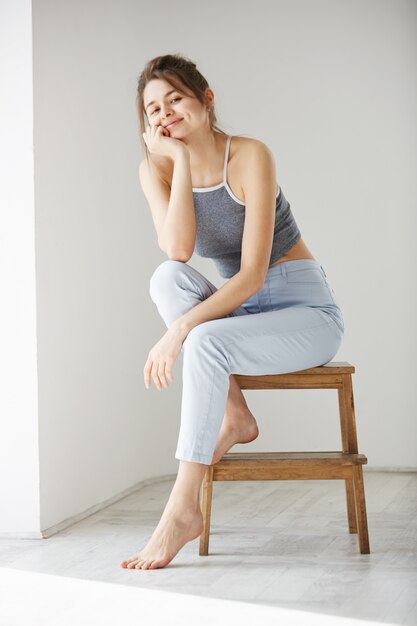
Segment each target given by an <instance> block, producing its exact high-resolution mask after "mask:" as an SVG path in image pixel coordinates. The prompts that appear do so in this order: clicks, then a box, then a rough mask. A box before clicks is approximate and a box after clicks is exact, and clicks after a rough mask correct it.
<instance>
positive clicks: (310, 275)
mask: <svg viewBox="0 0 417 626" xmlns="http://www.w3.org/2000/svg"><path fill="white" fill-rule="evenodd" d="M286 274H287V283H304V284H307V285H308V284H311V283H322V282H323V281H324V276H323V273H322V270H321V269H320V268H318V267H300V268H296V269H291V270H288V269H287V272H286Z"/></svg>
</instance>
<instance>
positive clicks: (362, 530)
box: [353, 465, 370, 554]
mask: <svg viewBox="0 0 417 626" xmlns="http://www.w3.org/2000/svg"><path fill="white" fill-rule="evenodd" d="M353 472H354V477H355V478H354V485H355V502H356V516H357V520H358V539H359V550H360V552H361V554H369V552H370V549H369V537H368V522H367V516H366V504H365V489H364V485H363V472H362V465H355V466H354V468H353Z"/></svg>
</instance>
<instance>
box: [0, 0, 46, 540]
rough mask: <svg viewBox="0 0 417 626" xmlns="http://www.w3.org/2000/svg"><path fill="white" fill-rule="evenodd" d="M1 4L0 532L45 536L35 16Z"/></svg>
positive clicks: (24, 6)
mask: <svg viewBox="0 0 417 626" xmlns="http://www.w3.org/2000/svg"><path fill="white" fill-rule="evenodd" d="M31 13H32V11H31V3H30V1H29V0H21V1H20V2H12V1H11V0H10V1H6V0H1V2H0V76H1V81H0V285H1V292H0V293H1V296H0V297H1V300H0V533H2V534H3V533H4V534H5V535H7V534H9V533H12V534H17V535H19V534H21V533H25V534H26V535H27V536H31V537H36V536H38V534H39V533H38V531H39V505H40V503H39V445H38V437H39V433H38V379H37V363H36V356H37V353H36V349H37V346H36V344H37V340H36V293H35V213H34V196H33V89H32V15H31Z"/></svg>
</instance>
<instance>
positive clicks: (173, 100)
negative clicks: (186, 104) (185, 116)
mask: <svg viewBox="0 0 417 626" xmlns="http://www.w3.org/2000/svg"><path fill="white" fill-rule="evenodd" d="M175 100H181V98H172V100H171V102H175ZM157 110H158V109H154V110H153V111H152V113H150V115H153V114H154V113H156V112H157Z"/></svg>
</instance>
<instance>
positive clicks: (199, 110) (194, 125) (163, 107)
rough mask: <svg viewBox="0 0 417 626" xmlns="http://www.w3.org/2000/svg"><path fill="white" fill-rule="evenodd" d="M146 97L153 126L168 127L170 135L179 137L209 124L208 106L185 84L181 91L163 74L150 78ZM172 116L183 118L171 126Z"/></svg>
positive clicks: (146, 109) (147, 114)
mask: <svg viewBox="0 0 417 626" xmlns="http://www.w3.org/2000/svg"><path fill="white" fill-rule="evenodd" d="M209 91H210V92H211V90H209ZM211 93H212V92H211ZM143 101H144V107H145V112H146V116H147V118H148V122H149V124H150V126H164V127H167V130H168V131H169V134H170V135H171V136H174V137H178V138H180V137H183V136H185V135H188V134H189V133H191V132H192V131H193V130H196V129H198V128H201V126H202V125H204V124H208V112H207V108H206V107H205V106H203V105H202V104H201V103H200V102H199V100H198V99H197V98H196V97H195V95H194V94H193V93H192V92H190V91H189V90H188V89H187V88H186V87H181V89H180V91H178V89H176V88H175V87H173V85H171V84H170V83H169V82H168V81H166V80H165V79H163V78H154V79H152V80H151V81H149V83H148V84H147V85H146V87H145V89H144V92H143ZM173 120H181V121H180V122H178V123H177V124H174V125H173V126H168V124H169V123H170V122H171V121H173Z"/></svg>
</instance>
